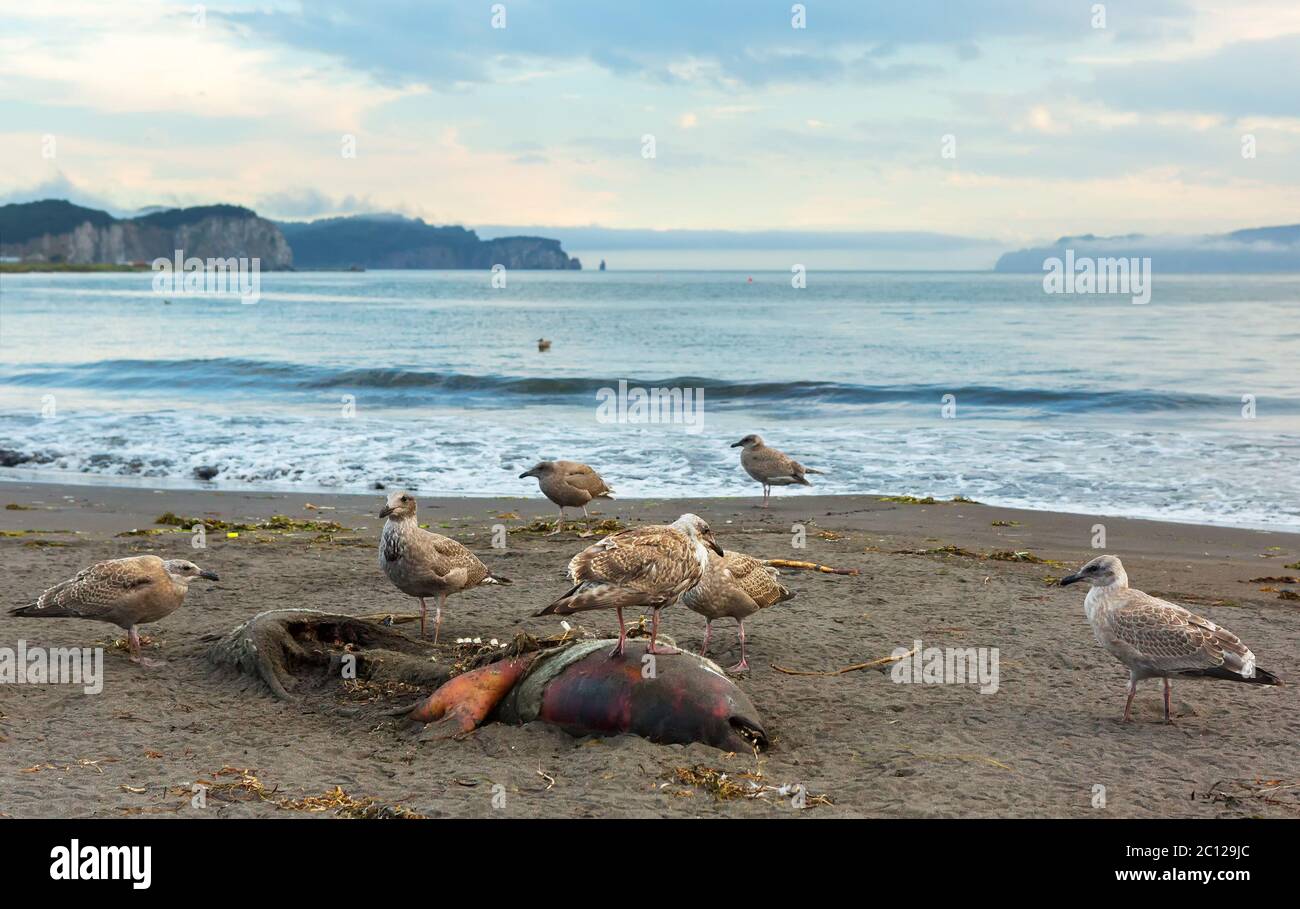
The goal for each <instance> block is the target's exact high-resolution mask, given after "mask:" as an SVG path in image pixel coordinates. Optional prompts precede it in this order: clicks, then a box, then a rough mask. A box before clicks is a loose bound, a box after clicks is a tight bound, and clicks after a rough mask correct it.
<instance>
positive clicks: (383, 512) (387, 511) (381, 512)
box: [379, 505, 393, 518]
mask: <svg viewBox="0 0 1300 909" xmlns="http://www.w3.org/2000/svg"><path fill="white" fill-rule="evenodd" d="M392 513H393V509H391V508H389V507H388V506H387V505H385V506H384V507H383V508H381V509H379V516H380V517H381V518H386V517H388V516H389V515H390V514H392Z"/></svg>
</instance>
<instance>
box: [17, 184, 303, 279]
mask: <svg viewBox="0 0 1300 909" xmlns="http://www.w3.org/2000/svg"><path fill="white" fill-rule="evenodd" d="M177 250H181V251H182V253H183V254H184V256H185V257H186V258H189V257H191V256H197V257H198V258H200V259H207V258H210V257H211V258H229V257H232V256H233V257H236V258H244V257H247V258H259V259H261V267H262V268H263V269H280V268H289V267H291V266H292V265H293V252H292V250H291V249H290V248H289V244H288V242H287V241H286V240H285V238H284V234H282V233H281V232H280V229H279V228H278V227H276V226H275V225H274V224H273V223H271V222H270V221H267V220H266V219H265V218H259V217H258V216H257V214H256V213H255V212H253V211H250V210H249V209H247V208H241V207H239V206H237V205H207V206H200V207H197V208H173V209H167V210H164V211H159V212H154V213H152V214H148V215H144V216H142V217H137V218H124V219H119V218H114V217H113V216H112V215H110V214H108V213H107V212H102V211H97V210H95V209H91V208H82V207H81V206H78V205H73V204H71V203H69V202H65V201H63V200H57V199H47V200H44V201H41V202H28V203H22V204H16V205H4V206H0V257H13V258H17V259H20V260H23V261H29V262H49V263H54V264H58V263H67V264H71V265H87V264H95V263H109V264H114V263H129V262H146V263H148V262H152V261H153V260H154V259H156V258H159V257H162V258H166V259H172V258H174V257H175V255H176V251H177Z"/></svg>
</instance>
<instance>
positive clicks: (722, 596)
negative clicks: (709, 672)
mask: <svg viewBox="0 0 1300 909" xmlns="http://www.w3.org/2000/svg"><path fill="white" fill-rule="evenodd" d="M778 577H780V575H779V574H777V571H776V569H775V568H771V567H769V566H767V565H764V564H763V563H762V562H760V561H759V560H758V559H756V558H754V557H753V556H747V555H745V554H744V553H742V552H734V551H733V552H728V553H727V554H726V555H722V556H719V555H717V554H715V553H709V564H708V567H707V568H705V569H704V573H703V575H702V576H701V577H700V582H699V583H698V584H696V585H695V586H694V587H692V588H691V589H690V590H688V591H686V593H685V594H683V595H682V605H683V606H685V607H686V608H687V609H690V610H692V611H693V612H698V613H699V614H700V615H702V616H704V643H703V644H702V645H701V646H700V655H701V656H708V653H709V634H710V633H711V632H712V631H713V620H714V619H720V618H722V617H723V616H730V617H731V618H733V619H735V620H736V622H737V624H738V625H739V627H740V662H739V663H737V664H736V665H735V666H732V667H731V669H730V670H729V671H730V672H740V671H741V670H744V669H748V668H749V660H747V659H746V658H745V619H747V618H749V617H750V616H751V615H753V614H754V613H756V612H758V611H759V610H760V609H766V608H767V607H768V606H775V605H776V604H777V603H784V602H785V601H786V600H792V599H794V592H793V591H791V590H789V589H787V588H786V587H784V586H783V585H782V584H781V583H780V582H779V581H777V578H778Z"/></svg>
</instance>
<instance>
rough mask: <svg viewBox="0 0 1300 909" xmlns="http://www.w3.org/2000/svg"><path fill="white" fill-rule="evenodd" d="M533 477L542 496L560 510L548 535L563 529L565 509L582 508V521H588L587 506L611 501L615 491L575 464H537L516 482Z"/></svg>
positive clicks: (581, 465)
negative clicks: (598, 501)
mask: <svg viewBox="0 0 1300 909" xmlns="http://www.w3.org/2000/svg"><path fill="white" fill-rule="evenodd" d="M525 477H536V478H537V485H538V486H540V487H541V490H542V494H543V495H544V496H546V498H548V499H550V500H551V501H552V502H554V503H555V504H556V505H559V506H560V519H559V520H558V521H557V522H556V524H555V529H554V530H553V531H551V534H552V535H553V534H557V533H559V532H560V530H561V528H562V527H563V526H564V509H565V506H568V507H570V508H581V509H582V514H583V517H585V518H587V520H588V521H590V520H591V515H590V514H588V513H587V503H588V502H590V501H591V500H592V499H612V498H613V497H614V490H612V489H610V488H609V486H608V485H606V483H605V481H604V480H602V479H601V478H600V474H598V473H596V471H594V470H592V469H591V468H590V467H588V466H587V465H586V464H580V463H578V462H577V461H538V462H537V463H536V464H534V465H533V466H532V467H530V468H529V469H528V470H525V471H524V472H523V473H521V474H520V475H519V479H521V480H522V479H524V478H525Z"/></svg>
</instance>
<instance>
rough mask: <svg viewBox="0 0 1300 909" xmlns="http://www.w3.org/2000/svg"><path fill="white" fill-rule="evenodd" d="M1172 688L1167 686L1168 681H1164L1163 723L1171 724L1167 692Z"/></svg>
mask: <svg viewBox="0 0 1300 909" xmlns="http://www.w3.org/2000/svg"><path fill="white" fill-rule="evenodd" d="M1172 687H1173V686H1172V685H1170V684H1169V679H1165V722H1166V723H1172V722H1173V718H1172V717H1171V716H1170V715H1169V690H1170V689H1171V688H1172Z"/></svg>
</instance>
